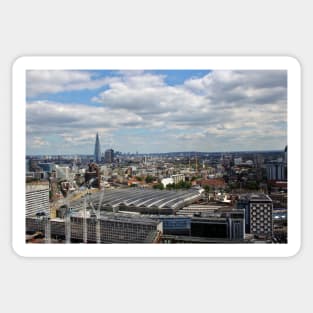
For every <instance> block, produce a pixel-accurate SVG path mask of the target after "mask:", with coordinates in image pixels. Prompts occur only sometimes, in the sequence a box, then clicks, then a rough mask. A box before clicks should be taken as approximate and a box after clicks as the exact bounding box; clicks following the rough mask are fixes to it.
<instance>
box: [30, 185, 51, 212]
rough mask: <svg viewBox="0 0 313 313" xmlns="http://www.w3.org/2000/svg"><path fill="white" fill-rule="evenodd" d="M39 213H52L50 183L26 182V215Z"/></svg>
mask: <svg viewBox="0 0 313 313" xmlns="http://www.w3.org/2000/svg"><path fill="white" fill-rule="evenodd" d="M38 213H40V214H41V213H45V215H46V216H49V215H50V210H49V185H48V184H40V185H39V184H26V216H36V214H38Z"/></svg>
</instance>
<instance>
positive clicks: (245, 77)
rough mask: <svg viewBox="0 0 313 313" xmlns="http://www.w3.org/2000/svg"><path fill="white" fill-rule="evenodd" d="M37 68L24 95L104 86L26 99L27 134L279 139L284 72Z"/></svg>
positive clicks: (264, 143)
mask: <svg viewBox="0 0 313 313" xmlns="http://www.w3.org/2000/svg"><path fill="white" fill-rule="evenodd" d="M37 72H38V71H32V72H30V73H29V76H28V79H29V82H30V83H29V86H27V87H28V88H29V93H30V94H37V95H38V94H40V93H44V90H45V92H48V93H57V92H60V91H64V90H73V91H74V90H81V89H84V88H90V89H97V88H99V86H100V87H101V86H104V85H105V86H106V87H105V89H104V90H102V91H100V92H97V94H95V95H94V96H93V98H92V101H93V102H94V105H90V104H66V103H61V102H52V101H32V102H30V103H28V104H27V131H28V133H29V134H32V135H33V136H42V137H44V136H43V134H46V135H47V136H48V135H49V134H50V135H51V134H55V135H57V136H59V138H61V139H62V141H63V142H66V143H68V144H69V143H71V144H73V145H77V146H78V145H84V144H87V143H88V142H89V143H90V145H93V141H94V136H95V133H96V132H97V131H99V130H100V131H101V132H102V133H103V138H106V139H105V140H106V141H107V143H110V144H111V145H112V144H113V143H114V144H115V145H116V146H119V148H120V149H121V150H124V151H129V150H131V149H132V150H131V151H134V150H136V148H135V147H134V146H135V145H137V146H139V147H142V149H143V148H144V147H146V152H149V150H150V151H152V150H154V152H157V151H169V150H171V151H173V149H178V150H186V149H190V148H192V149H197V150H202V151H205V150H206V149H215V150H219V147H222V146H223V145H224V146H225V148H229V149H233V150H236V147H238V148H240V149H245V150H248V149H249V146H250V147H251V149H257V148H258V147H259V148H262V149H263V148H266V147H267V148H268V149H274V148H275V149H276V148H280V146H281V145H284V144H285V142H284V141H285V140H286V128H287V125H286V123H287V73H286V71H271V70H264V71H263V70H262V71H260V70H246V71H220V70H219V71H210V72H209V73H208V74H206V75H204V76H202V77H198V78H190V79H187V80H185V81H184V82H183V83H181V84H177V85H169V84H168V83H167V77H166V75H162V74H153V73H149V72H144V71H126V72H123V71H122V72H119V74H118V75H116V76H114V77H110V76H106V77H98V78H95V77H93V75H94V74H92V73H91V72H88V71H39V72H40V73H37ZM51 82H53V83H51ZM96 86H97V87H96ZM137 130H138V131H137ZM139 130H141V132H140V131H139ZM121 131H122V134H121ZM208 141H209V144H208ZM158 149H159V150H158Z"/></svg>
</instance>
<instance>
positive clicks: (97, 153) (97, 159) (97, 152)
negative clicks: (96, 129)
mask: <svg viewBox="0 0 313 313" xmlns="http://www.w3.org/2000/svg"><path fill="white" fill-rule="evenodd" d="M94 157H95V162H96V163H100V161H101V150H100V140H99V134H98V133H97V136H96V143H95V155H94Z"/></svg>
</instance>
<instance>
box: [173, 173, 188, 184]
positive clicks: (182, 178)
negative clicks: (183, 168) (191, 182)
mask: <svg viewBox="0 0 313 313" xmlns="http://www.w3.org/2000/svg"><path fill="white" fill-rule="evenodd" d="M172 179H173V182H174V184H178V183H180V182H184V181H185V175H184V174H176V175H172Z"/></svg>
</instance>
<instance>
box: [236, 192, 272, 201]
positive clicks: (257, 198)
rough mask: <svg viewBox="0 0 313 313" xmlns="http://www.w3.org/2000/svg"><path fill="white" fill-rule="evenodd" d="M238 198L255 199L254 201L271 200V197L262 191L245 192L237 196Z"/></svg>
mask: <svg viewBox="0 0 313 313" xmlns="http://www.w3.org/2000/svg"><path fill="white" fill-rule="evenodd" d="M239 200H247V201H255V202H258V201H261V202H263V201H266V202H268V201H270V202H272V199H271V198H270V197H269V196H268V195H266V194H264V193H245V194H242V195H240V196H239Z"/></svg>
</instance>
